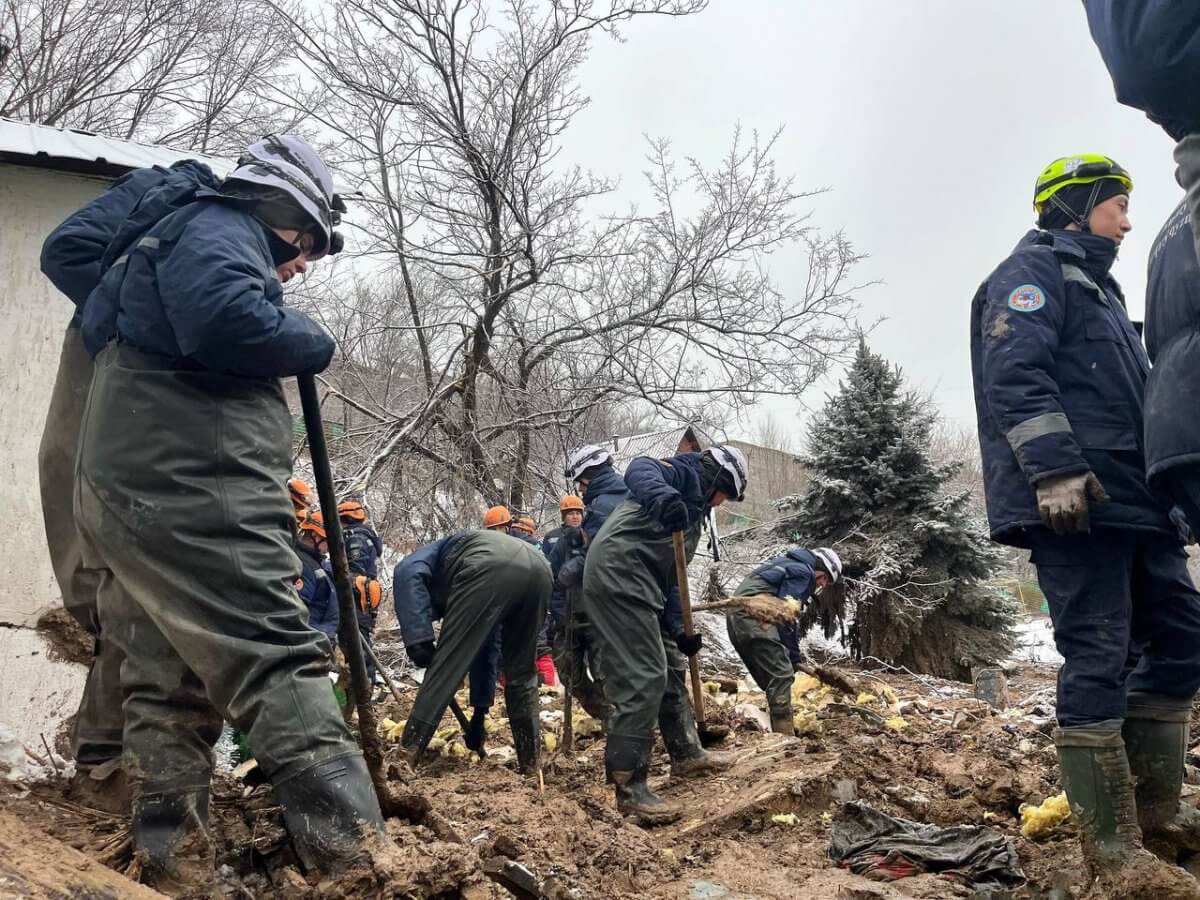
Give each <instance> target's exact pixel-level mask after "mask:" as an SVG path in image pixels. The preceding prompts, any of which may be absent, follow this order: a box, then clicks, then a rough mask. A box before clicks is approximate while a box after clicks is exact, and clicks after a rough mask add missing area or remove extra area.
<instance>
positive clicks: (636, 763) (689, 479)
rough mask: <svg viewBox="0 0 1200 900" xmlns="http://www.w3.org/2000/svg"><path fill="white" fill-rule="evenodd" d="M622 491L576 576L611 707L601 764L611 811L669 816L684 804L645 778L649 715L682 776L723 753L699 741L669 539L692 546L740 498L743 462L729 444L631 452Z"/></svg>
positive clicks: (719, 765)
mask: <svg viewBox="0 0 1200 900" xmlns="http://www.w3.org/2000/svg"><path fill="white" fill-rule="evenodd" d="M625 483H626V485H627V486H628V487H629V497H628V498H627V499H625V500H623V501H622V502H621V504H620V505H619V506H618V507H617V508H616V510H614V511H613V513H612V515H610V516H609V517H608V519H607V521H606V522H605V523H604V525H603V526H602V527H601V528H600V531H599V533H598V534H597V535H596V537H595V539H594V540H593V541H592V542H591V544H590V546H589V548H588V551H587V556H586V560H585V562H584V575H583V605H584V610H585V611H586V612H587V615H588V619H589V621H590V622H591V624H592V626H593V628H594V629H595V632H596V636H597V638H598V640H599V642H600V650H601V653H600V665H601V669H602V671H603V674H604V691H605V695H606V696H607V699H608V701H609V702H610V703H611V704H612V706H613V712H612V715H611V717H610V718H609V727H608V742H607V745H606V747H605V754H604V762H605V768H606V770H607V772H608V775H609V777H610V778H611V779H612V781H613V783H614V784H615V785H616V799H617V809H618V811H619V812H621V813H624V814H627V815H632V816H635V817H637V818H638V820H639V821H641V822H643V823H645V824H658V823H663V822H669V821H673V820H674V819H677V818H678V817H679V816H680V815H681V814H682V809H681V808H680V807H679V806H678V805H677V804H674V803H668V802H667V801H664V800H663V799H662V798H660V797H658V796H657V795H655V794H654V793H653V792H651V790H650V788H649V786H648V785H647V783H646V778H647V775H648V772H649V765H650V750H651V748H652V747H653V745H654V724H655V720H656V719H657V721H658V725H659V729H660V730H661V731H662V736H663V743H664V744H666V747H667V752H668V754H669V755H670V757H671V773H672V774H673V775H674V776H676V777H681V778H687V777H695V776H699V775H704V774H707V773H710V772H714V771H719V770H721V769H724V768H728V767H729V765H730V764H731V763H732V758H731V757H730V756H729V755H728V754H721V753H709V752H707V751H705V749H704V748H703V746H701V744H700V739H699V736H698V735H697V733H696V720H695V717H694V716H693V714H692V709H691V707H690V706H689V704H688V699H687V682H686V677H685V673H686V671H687V663H686V661H685V660H684V658H683V657H684V654H686V655H689V656H690V655H693V654H695V653H697V652H699V650H700V646H701V643H702V642H701V639H700V636H699V635H688V634H686V633H685V632H684V630H683V625H682V621H681V619H682V617H681V615H680V612H679V584H678V581H677V580H676V574H675V550H674V544H673V540H672V535H673V534H674V533H675V532H683V533H684V536H685V545H686V552H687V556H688V558H689V559H690V558H691V556H692V555H693V554H694V553H695V552H696V546H697V544H698V543H699V540H700V531H701V528H702V526H703V523H704V521H705V519H706V518H707V516H708V511H709V510H710V509H712V508H714V507H717V506H720V505H721V504H722V503H724V502H725V501H726V500H741V499H743V497H744V496H745V490H746V483H747V466H746V458H745V457H744V456H743V455H742V453H741V451H739V450H737V449H736V448H734V447H723V446H714V447H711V448H710V449H708V450H705V451H704V452H703V453H681V454H680V455H678V456H675V457H672V458H671V459H667V460H657V459H650V458H649V457H639V458H637V459H635V460H634V461H633V462H631V463H630V464H629V467H628V469H627V470H626V472H625Z"/></svg>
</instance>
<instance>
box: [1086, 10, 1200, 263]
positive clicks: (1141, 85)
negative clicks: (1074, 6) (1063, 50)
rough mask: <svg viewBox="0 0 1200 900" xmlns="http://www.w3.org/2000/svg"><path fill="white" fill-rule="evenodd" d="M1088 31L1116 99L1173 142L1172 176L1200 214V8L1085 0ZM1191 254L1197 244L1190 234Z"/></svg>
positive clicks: (1194, 211)
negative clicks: (1141, 114)
mask: <svg viewBox="0 0 1200 900" xmlns="http://www.w3.org/2000/svg"><path fill="white" fill-rule="evenodd" d="M1083 5H1084V8H1085V9H1086V11H1087V20H1088V28H1089V29H1090V30H1091V33H1092V39H1093V40H1094V41H1095V42H1096V46H1097V47H1099V49H1100V56H1101V58H1102V59H1103V60H1104V64H1105V66H1107V67H1108V72H1109V75H1111V76H1112V81H1113V88H1114V89H1115V91H1116V95H1117V100H1118V101H1120V102H1121V103H1123V104H1125V105H1126V106H1132V107H1133V108H1135V109H1140V110H1142V112H1144V113H1145V114H1146V115H1147V117H1148V118H1150V120H1151V121H1153V122H1156V123H1158V124H1159V125H1161V126H1162V128H1163V130H1164V131H1165V132H1166V133H1167V134H1168V135H1170V136H1171V138H1172V139H1173V140H1175V141H1176V142H1177V143H1176V145H1175V162H1176V164H1177V165H1178V168H1177V170H1176V178H1177V179H1178V181H1179V184H1180V185H1181V186H1182V187H1183V189H1184V190H1185V191H1186V192H1187V204H1188V209H1189V210H1190V212H1191V215H1192V217H1193V218H1195V217H1197V216H1200V98H1198V97H1197V95H1196V85H1197V84H1200V4H1195V3H1180V2H1178V0H1084V3H1083ZM1193 247H1194V252H1195V253H1197V254H1198V255H1200V244H1197V243H1196V242H1195V236H1193Z"/></svg>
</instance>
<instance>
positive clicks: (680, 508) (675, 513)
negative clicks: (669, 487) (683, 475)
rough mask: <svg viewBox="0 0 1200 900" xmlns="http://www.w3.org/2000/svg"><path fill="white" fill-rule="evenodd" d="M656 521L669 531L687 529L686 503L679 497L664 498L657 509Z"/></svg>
mask: <svg viewBox="0 0 1200 900" xmlns="http://www.w3.org/2000/svg"><path fill="white" fill-rule="evenodd" d="M658 523H659V524H660V525H662V527H663V528H665V529H666V530H667V531H670V532H675V531H687V527H688V511H687V504H686V503H684V502H683V500H682V499H680V498H679V497H671V498H670V499H669V500H664V501H663V504H662V506H661V507H660V508H659V510H658Z"/></svg>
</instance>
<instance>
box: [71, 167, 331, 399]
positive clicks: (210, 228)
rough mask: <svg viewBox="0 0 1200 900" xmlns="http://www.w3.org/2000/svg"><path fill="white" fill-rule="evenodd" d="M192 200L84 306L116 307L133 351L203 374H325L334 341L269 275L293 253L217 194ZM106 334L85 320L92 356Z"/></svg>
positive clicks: (119, 328)
mask: <svg viewBox="0 0 1200 900" xmlns="http://www.w3.org/2000/svg"><path fill="white" fill-rule="evenodd" d="M197 196H198V198H199V199H197V200H196V201H195V202H193V203H189V204H188V205H187V206H185V207H184V208H183V209H180V210H178V211H177V212H174V213H172V214H171V215H169V216H167V217H166V218H165V219H163V220H162V221H160V222H159V223H158V224H157V225H155V226H154V227H153V228H151V229H150V231H149V232H148V233H147V234H146V236H145V237H143V238H141V239H140V240H138V241H137V242H136V243H135V244H134V246H133V247H132V248H131V249H130V251H129V253H128V258H127V260H126V261H125V263H124V265H123V266H116V265H114V266H113V267H112V268H110V269H109V270H108V271H107V272H106V273H105V274H104V276H103V278H102V279H101V282H100V285H99V287H97V288H96V291H97V295H96V296H93V297H92V298H91V299H90V300H89V302H88V305H89V306H91V305H92V304H93V303H97V302H102V303H104V304H105V305H108V306H111V307H112V308H115V309H116V310H117V316H116V332H117V334H118V336H119V337H120V339H121V340H122V341H124V342H125V343H127V344H129V345H131V346H132V347H134V348H135V349H138V350H141V351H142V352H143V353H148V354H153V355H156V356H161V357H165V358H167V359H169V360H178V361H182V362H184V363H185V364H190V365H192V366H194V367H197V368H200V369H207V370H209V371H214V372H223V373H228V374H232V375H240V376H245V377H284V376H288V375H300V374H305V373H313V372H319V371H321V370H322V369H324V368H326V367H327V366H328V365H329V361H330V359H332V357H333V350H334V343H333V339H332V338H331V337H330V336H329V335H328V334H326V333H325V332H324V331H323V330H322V329H321V328H320V327H319V326H318V325H317V324H316V323H315V322H314V321H312V319H310V318H308V316H305V315H304V314H303V313H300V312H297V311H296V310H293V309H288V308H287V307H285V306H284V305H283V285H281V284H280V282H279V278H278V276H277V275H276V272H275V268H276V266H277V265H279V264H281V263H282V262H284V261H286V260H288V259H291V258H293V257H294V255H295V248H294V247H292V246H291V245H290V244H288V243H287V242H286V241H284V240H282V239H281V238H279V237H278V236H277V235H276V234H275V233H274V232H273V231H271V230H270V229H269V228H267V227H266V226H264V225H262V224H261V223H260V222H259V221H258V220H257V219H255V218H254V217H253V216H251V215H249V214H248V213H246V212H243V211H242V210H240V209H238V208H237V207H236V206H233V205H231V204H229V203H228V202H225V199H224V198H222V197H221V196H220V195H219V194H217V193H215V192H212V191H201V192H200V193H199V194H198V195H197ZM106 325H107V323H106V322H105V321H93V320H92V317H90V316H85V318H84V322H83V338H84V342H85V343H86V344H87V347H88V350H89V351H91V352H92V353H96V352H98V351H99V350H100V349H101V348H102V347H103V346H104V344H105V343H107V341H108V340H109V339H110V338H111V334H109V333H108V331H107V328H106Z"/></svg>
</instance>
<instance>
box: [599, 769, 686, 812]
mask: <svg viewBox="0 0 1200 900" xmlns="http://www.w3.org/2000/svg"><path fill="white" fill-rule="evenodd" d="M648 774H649V769H648V767H647V766H639V767H638V768H637V769H634V770H633V771H617V770H614V771H613V772H612V780H613V784H615V785H616V787H617V812H619V813H620V814H621V815H623V816H634V817H635V818H636V819H637V820H638V822H640V823H641V824H642V825H666V824H668V823H670V822H674V821H677V820H678V819H679V817H680V816H682V815H683V807H681V806H680V805H679V804H678V803H670V802H668V801H666V800H664V799H663V798H662V797H660V796H658V795H657V794H655V793H654V792H653V791H651V790H650V786H649V785H648V784H646V776H647V775H648Z"/></svg>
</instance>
